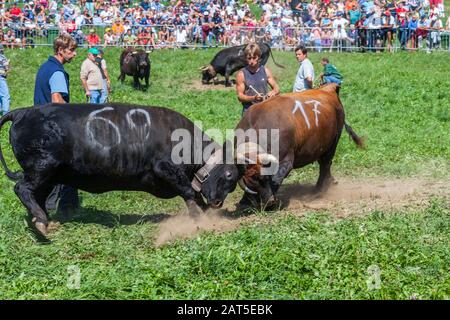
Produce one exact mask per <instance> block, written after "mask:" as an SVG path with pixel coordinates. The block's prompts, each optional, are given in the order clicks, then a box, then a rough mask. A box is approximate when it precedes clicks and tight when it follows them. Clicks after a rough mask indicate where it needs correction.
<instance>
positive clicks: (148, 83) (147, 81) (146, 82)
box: [145, 72, 150, 89]
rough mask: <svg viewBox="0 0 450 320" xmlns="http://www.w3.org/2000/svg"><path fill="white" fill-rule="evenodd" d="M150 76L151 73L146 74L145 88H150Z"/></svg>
mask: <svg viewBox="0 0 450 320" xmlns="http://www.w3.org/2000/svg"><path fill="white" fill-rule="evenodd" d="M149 73H150V72H149ZM149 77H150V74H148V75H146V76H145V89H148V87H149V86H150V82H149Z"/></svg>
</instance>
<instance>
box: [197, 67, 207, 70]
mask: <svg viewBox="0 0 450 320" xmlns="http://www.w3.org/2000/svg"><path fill="white" fill-rule="evenodd" d="M198 70H201V71H204V70H208V66H201V67H200V68H198Z"/></svg>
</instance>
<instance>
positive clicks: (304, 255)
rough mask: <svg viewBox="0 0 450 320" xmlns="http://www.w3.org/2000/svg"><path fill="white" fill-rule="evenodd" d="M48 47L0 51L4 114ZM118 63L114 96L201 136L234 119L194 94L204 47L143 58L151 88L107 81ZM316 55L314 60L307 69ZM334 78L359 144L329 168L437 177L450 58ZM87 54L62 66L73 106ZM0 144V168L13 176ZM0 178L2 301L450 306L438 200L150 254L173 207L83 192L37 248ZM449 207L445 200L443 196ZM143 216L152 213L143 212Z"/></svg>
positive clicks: (282, 76) (112, 60)
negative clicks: (373, 270) (174, 116)
mask: <svg viewBox="0 0 450 320" xmlns="http://www.w3.org/2000/svg"><path fill="white" fill-rule="evenodd" d="M49 53H50V52H49V50H45V49H35V50H34V51H19V50H16V51H9V52H7V55H8V56H9V57H10V58H11V60H12V65H13V73H12V75H11V77H10V78H9V79H8V82H9V85H10V90H11V93H12V99H13V107H14V108H15V107H19V106H26V105H31V104H32V95H33V92H32V91H33V82H34V78H33V77H34V75H35V73H36V70H37V68H38V66H39V64H40V63H41V62H42V61H43V60H44V59H45V58H46V56H47V55H48V54H49ZM118 55H119V52H118V51H116V50H109V51H107V53H106V59H107V61H108V62H109V65H110V72H111V74H112V76H111V77H112V79H114V80H113V82H114V84H113V90H114V92H113V95H112V100H114V101H123V102H133V103H139V104H145V105H162V106H170V107H172V108H174V109H176V110H178V111H180V112H182V113H183V114H185V115H187V116H188V117H189V118H191V119H193V120H202V121H204V127H205V128H212V127H215V126H218V127H219V128H220V129H225V128H233V127H234V126H235V124H236V123H237V121H238V120H239V115H240V106H239V104H238V103H237V100H236V98H235V94H234V92H233V91H232V90H231V91H227V90H209V91H195V90H192V89H188V87H189V83H192V82H198V79H199V75H198V74H197V71H196V69H197V68H198V67H199V66H201V65H203V64H205V63H207V62H208V61H209V59H210V57H211V56H212V55H213V52H212V51H190V50H189V51H177V52H173V51H164V52H155V53H153V54H152V63H153V64H152V88H151V89H150V91H149V92H148V93H142V92H135V91H133V90H131V89H130V83H131V79H128V80H127V83H126V85H123V86H122V85H120V84H118V83H116V82H115V79H117V76H118V70H117V65H118ZM323 55H324V54H315V53H313V54H312V55H311V59H312V60H313V62H314V65H315V67H316V74H318V73H319V72H320V68H319V65H318V61H319V60H320V57H322V56H323ZM327 55H328V56H329V57H330V58H331V60H332V62H333V63H335V64H336V65H337V67H338V68H339V69H340V70H341V71H342V73H343V74H344V76H345V85H344V88H343V90H342V94H341V96H342V101H343V104H344V106H345V108H346V112H347V120H348V122H349V123H350V124H351V125H352V126H353V128H354V129H355V131H356V132H357V133H358V134H360V135H364V136H366V137H367V144H368V149H367V150H366V151H358V150H356V148H355V146H354V145H352V144H351V143H350V142H349V140H348V139H347V137H344V139H342V140H341V142H340V144H339V148H338V152H337V155H336V160H335V162H334V165H333V170H334V171H335V172H337V174H338V175H348V176H352V177H355V178H358V177H364V176H386V177H391V176H431V177H439V178H442V179H445V178H448V176H449V175H448V173H449V165H450V149H449V147H450V137H449V134H448V133H449V129H450V126H449V120H450V114H449V105H450V93H449V91H448V85H449V84H450V77H449V74H450V72H449V71H450V69H449V66H448V63H447V62H448V54H445V53H433V54H432V55H425V54H422V53H413V54H403V53H399V54H396V55H384V54H380V55H375V54H365V55H362V54H341V55H336V54H327ZM84 57H85V51H83V50H79V57H77V59H76V60H75V61H74V62H73V63H71V64H69V65H67V69H68V71H69V73H70V74H71V85H72V100H73V101H83V100H84V99H83V94H82V91H81V86H80V83H79V80H78V71H79V66H80V64H81V62H82V60H83V58H84ZM275 57H276V59H277V61H278V62H281V63H282V64H284V65H285V66H286V69H285V70H281V69H278V68H276V67H274V66H273V64H272V63H270V64H269V66H271V68H272V70H273V71H274V73H275V75H276V77H277V79H278V81H279V83H280V85H281V88H282V91H283V92H287V91H289V90H290V88H291V86H292V82H293V79H294V77H295V73H296V70H297V68H298V66H297V64H296V62H295V60H294V57H293V54H292V53H279V52H276V53H275ZM5 129H6V128H4V129H3V130H2V133H1V143H2V147H3V149H6V151H4V152H5V153H6V155H7V161H8V164H9V165H10V166H11V167H13V168H17V165H16V164H15V162H14V160H13V158H12V154H11V150H10V148H9V147H6V146H7V145H8V144H7V139H8V138H7V130H5ZM316 177H317V168H314V167H313V166H312V168H306V169H304V170H297V172H294V173H293V174H292V175H291V177H290V178H289V182H291V183H293V182H296V181H305V180H307V181H310V182H312V181H313V180H315V179H316ZM12 186H13V184H12V183H11V182H9V181H7V180H6V178H5V176H3V175H2V176H1V177H0V199H1V201H0V298H118V297H119V298H410V297H411V295H413V294H416V295H418V296H419V297H422V298H443V297H447V298H448V297H449V294H450V293H449V291H448V288H449V285H448V284H449V282H448V281H449V279H448V271H449V270H448V265H450V263H449V262H450V261H449V258H448V257H449V256H450V254H449V253H450V252H449V237H448V235H449V234H450V232H449V231H450V228H449V220H448V204H446V200H445V199H441V200H439V199H437V200H430V203H429V205H428V208H427V209H424V210H422V211H420V210H416V211H412V212H409V211H408V212H397V213H393V214H390V215H387V214H385V213H384V212H375V213H374V214H373V215H372V216H371V217H369V218H354V219H349V220H345V221H340V222H338V223H334V222H333V221H332V219H331V218H330V217H328V216H327V214H326V213H323V214H311V215H309V216H308V217H307V218H296V217H293V216H292V217H287V218H281V217H278V215H276V214H273V217H274V218H273V219H274V221H273V223H271V224H269V225H267V224H261V223H259V224H252V225H250V226H247V227H244V228H242V229H240V230H238V231H235V232H231V233H228V234H225V235H221V236H217V235H213V234H208V235H203V236H200V237H198V238H197V239H195V240H191V241H180V242H179V243H177V244H176V245H173V246H170V247H166V248H162V249H156V248H154V247H153V246H152V241H153V235H154V233H155V230H156V228H157V225H156V224H154V223H149V222H148V221H147V220H149V219H151V217H158V216H157V214H161V213H167V212H175V211H178V210H179V209H180V208H183V205H182V203H181V201H180V200H179V199H176V200H171V201H161V200H158V199H155V198H153V197H151V196H149V195H146V194H142V193H125V192H114V193H109V194H105V195H101V196H94V195H90V194H83V207H84V208H85V210H83V211H82V212H81V213H79V214H78V215H76V216H75V217H74V218H73V220H72V221H71V222H68V223H65V224H64V225H63V227H61V228H60V229H58V230H57V231H56V232H55V233H54V234H53V235H52V239H53V240H54V243H53V244H52V245H50V246H41V245H37V244H36V243H35V240H34V239H33V237H32V236H31V234H30V233H29V232H28V231H27V229H26V228H25V226H24V223H23V219H24V217H25V210H24V209H23V207H22V205H21V204H20V203H19V201H18V199H17V198H16V196H15V195H14V192H13V191H12ZM447 202H448V201H447ZM147 215H150V216H147ZM73 264H75V265H77V266H78V267H79V268H80V269H81V270H82V285H81V289H80V290H68V289H67V287H66V281H67V267H68V266H69V265H73ZM373 264H375V265H377V266H379V268H380V269H381V279H382V287H381V289H380V290H368V289H367V284H366V280H367V279H368V272H367V268H368V267H369V266H370V265H373Z"/></svg>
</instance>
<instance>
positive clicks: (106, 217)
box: [52, 208, 171, 228]
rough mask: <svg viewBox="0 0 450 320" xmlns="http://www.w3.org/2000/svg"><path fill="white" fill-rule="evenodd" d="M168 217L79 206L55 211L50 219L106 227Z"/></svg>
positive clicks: (155, 221) (153, 220)
mask: <svg viewBox="0 0 450 320" xmlns="http://www.w3.org/2000/svg"><path fill="white" fill-rule="evenodd" d="M169 217H171V216H170V215H169V214H165V213H158V214H152V215H139V214H113V213H111V212H108V211H104V210H97V209H95V208H81V209H79V210H76V211H73V212H71V213H70V214H62V213H55V214H54V215H53V216H52V219H53V220H56V221H58V222H59V223H61V224H64V223H67V222H81V223H86V224H88V223H93V224H100V225H103V226H105V227H108V228H114V227H116V226H118V225H126V226H129V225H136V224H141V223H148V222H150V223H160V222H162V221H164V220H165V219H167V218H169Z"/></svg>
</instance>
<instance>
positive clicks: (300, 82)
mask: <svg viewBox="0 0 450 320" xmlns="http://www.w3.org/2000/svg"><path fill="white" fill-rule="evenodd" d="M295 56H296V57H297V60H298V62H300V63H301V64H300V68H299V69H298V72H297V76H296V77H295V83H294V88H293V90H292V91H293V92H300V91H303V90H307V89H312V87H313V82H314V66H313V65H312V63H311V61H310V60H309V59H308V49H306V48H305V47H304V46H298V47H296V48H295Z"/></svg>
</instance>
